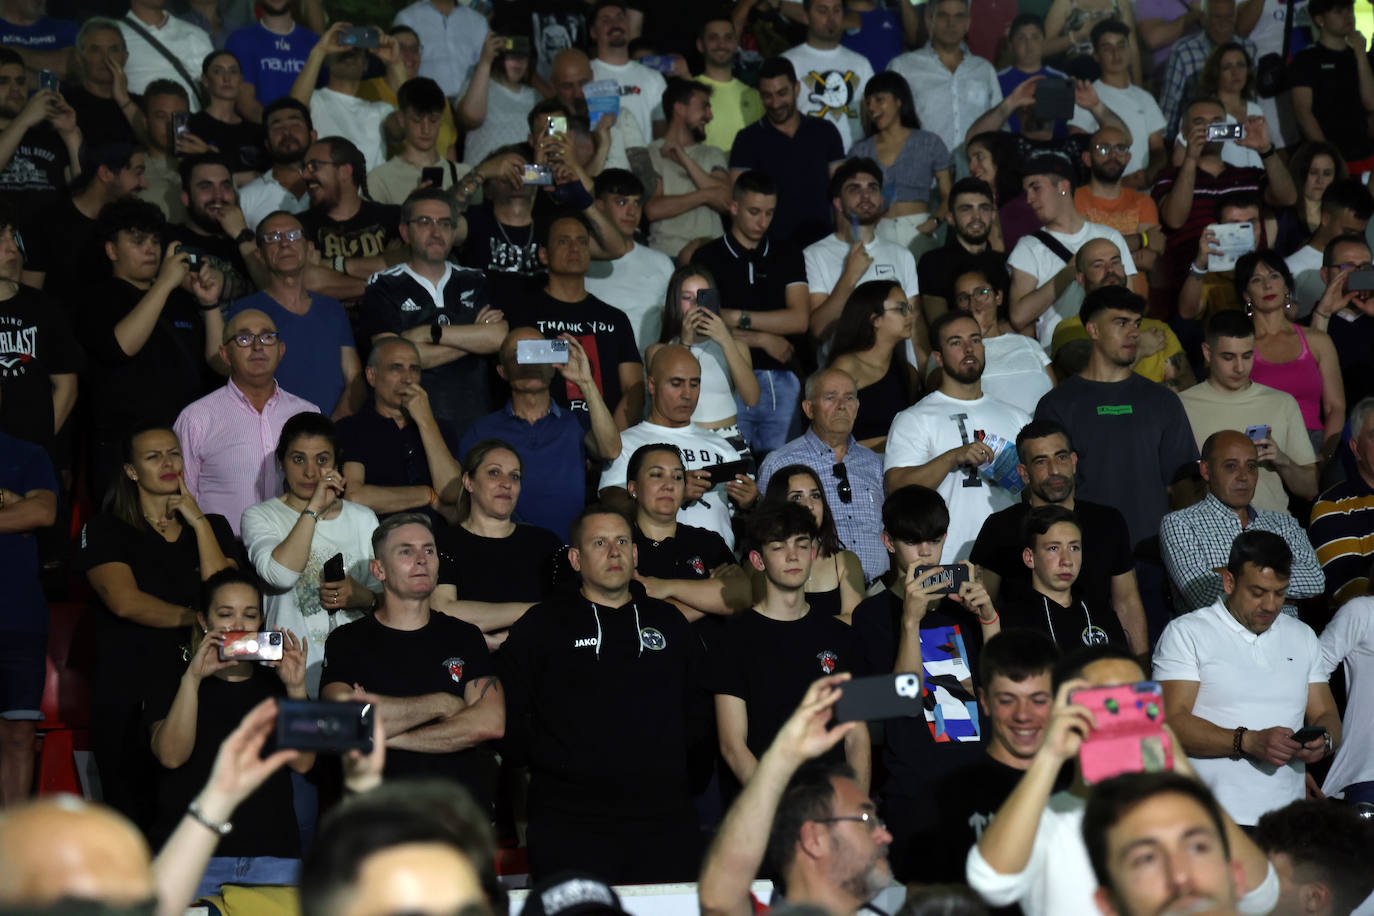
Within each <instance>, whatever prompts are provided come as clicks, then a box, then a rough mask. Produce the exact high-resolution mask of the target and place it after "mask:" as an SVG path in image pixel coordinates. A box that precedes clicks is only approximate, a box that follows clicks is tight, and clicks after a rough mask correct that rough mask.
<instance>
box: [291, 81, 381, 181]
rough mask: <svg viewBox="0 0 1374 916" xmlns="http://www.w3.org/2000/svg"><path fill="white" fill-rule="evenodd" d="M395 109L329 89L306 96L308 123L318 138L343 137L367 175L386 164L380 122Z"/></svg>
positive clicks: (319, 90) (318, 90)
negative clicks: (359, 156) (358, 154)
mask: <svg viewBox="0 0 1374 916" xmlns="http://www.w3.org/2000/svg"><path fill="white" fill-rule="evenodd" d="M395 110H396V109H395V108H393V107H392V106H391V105H390V103H388V102H369V101H367V100H366V99H360V98H357V97H356V96H351V95H344V94H343V93H342V92H335V91H334V90H333V89H316V90H315V94H314V95H312V96H310V120H311V122H312V123H313V124H314V125H315V134H316V135H317V136H320V137H343V138H345V139H347V140H348V141H349V142H351V143H352V144H353V145H354V146H356V147H357V148H358V151H359V152H361V153H362V154H363V158H364V159H366V160H367V170H368V171H369V172H370V171H372V170H373V169H375V168H376V167H377V166H379V165H381V164H382V163H383V162H386V138H385V137H384V136H383V135H382V122H383V121H385V120H386V118H387V115H389V114H391V113H392V112H393V111H395Z"/></svg>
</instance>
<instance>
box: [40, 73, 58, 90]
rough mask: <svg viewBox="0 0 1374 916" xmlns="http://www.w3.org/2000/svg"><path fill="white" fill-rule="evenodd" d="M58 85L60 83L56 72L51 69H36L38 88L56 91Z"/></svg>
mask: <svg viewBox="0 0 1374 916" xmlns="http://www.w3.org/2000/svg"><path fill="white" fill-rule="evenodd" d="M60 85H61V84H60V82H59V81H58V79H57V74H56V73H54V72H52V71H51V70H39V71H38V88H39V89H46V90H48V91H49V92H56V91H57V90H58V87H59V86H60Z"/></svg>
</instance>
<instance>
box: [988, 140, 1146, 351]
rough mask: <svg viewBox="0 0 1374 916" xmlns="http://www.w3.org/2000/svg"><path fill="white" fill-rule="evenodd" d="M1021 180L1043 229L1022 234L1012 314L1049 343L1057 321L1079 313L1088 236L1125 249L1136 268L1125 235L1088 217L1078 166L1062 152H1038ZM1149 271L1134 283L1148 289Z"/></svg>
mask: <svg viewBox="0 0 1374 916" xmlns="http://www.w3.org/2000/svg"><path fill="white" fill-rule="evenodd" d="M1022 182H1023V184H1024V185H1025V189H1026V200H1027V202H1028V203H1029V204H1030V207H1031V210H1033V211H1034V212H1035V217H1036V219H1038V220H1039V221H1040V225H1041V229H1040V230H1039V231H1037V232H1033V233H1031V234H1030V235H1026V236H1022V238H1021V240H1020V241H1018V242H1017V243H1016V247H1015V248H1013V249H1012V251H1011V254H1010V255H1008V256H1007V266H1009V267H1010V268H1011V302H1010V303H1009V306H1008V311H1007V315H1008V320H1010V322H1011V326H1012V327H1013V328H1015V329H1016V330H1018V331H1023V332H1024V331H1032V332H1033V333H1034V335H1035V337H1036V339H1037V340H1039V341H1040V345H1041V346H1042V347H1045V348H1046V349H1049V346H1050V342H1051V340H1052V339H1053V334H1054V328H1055V325H1057V324H1059V322H1060V321H1062V320H1063V319H1065V318H1071V317H1072V316H1074V315H1075V314H1077V313H1078V309H1079V306H1080V304H1081V302H1082V290H1081V289H1080V288H1078V287H1075V286H1074V280H1076V279H1077V268H1076V266H1075V264H1074V258H1073V255H1074V252H1076V251H1078V249H1080V248H1082V247H1083V245H1084V244H1085V243H1087V242H1088V240H1089V239H1098V238H1105V239H1109V240H1111V241H1112V242H1113V243H1114V244H1115V245H1116V247H1117V249H1118V250H1119V251H1120V252H1121V260H1122V263H1123V265H1126V271H1125V272H1126V276H1128V277H1134V276H1136V274H1137V271H1136V268H1135V262H1134V261H1131V260H1130V257H1131V250H1130V248H1129V247H1128V246H1127V245H1126V240H1125V239H1123V238H1122V237H1121V233H1119V232H1117V231H1116V230H1115V229H1113V228H1111V227H1110V226H1103V225H1099V224H1098V223H1091V222H1088V221H1087V220H1085V219H1084V218H1083V215H1082V214H1081V213H1079V212H1078V209H1077V207H1075V206H1074V202H1073V196H1072V191H1073V168H1072V166H1071V165H1070V163H1069V162H1068V160H1067V159H1064V158H1062V157H1059V156H1052V155H1044V156H1037V157H1036V158H1034V159H1032V160H1031V161H1030V162H1028V163H1026V166H1025V169H1024V177H1023V178H1022ZM1144 279H1145V277H1144V275H1143V274H1141V275H1140V277H1139V279H1137V280H1135V281H1134V283H1136V284H1138V285H1139V287H1140V289H1141V290H1142V291H1143V290H1144V289H1145V284H1144Z"/></svg>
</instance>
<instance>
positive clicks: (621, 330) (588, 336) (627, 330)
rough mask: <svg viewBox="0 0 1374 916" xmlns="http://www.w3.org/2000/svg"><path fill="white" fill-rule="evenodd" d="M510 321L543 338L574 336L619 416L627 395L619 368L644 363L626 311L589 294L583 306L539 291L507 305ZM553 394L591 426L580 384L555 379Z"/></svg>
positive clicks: (608, 402)
mask: <svg viewBox="0 0 1374 916" xmlns="http://www.w3.org/2000/svg"><path fill="white" fill-rule="evenodd" d="M506 320H507V321H508V322H509V323H510V326H511V327H513V328H518V327H524V326H529V327H533V328H536V329H538V331H539V333H541V334H543V335H544V336H545V337H550V338H552V337H557V336H558V335H559V334H563V333H568V334H571V335H572V336H573V337H576V338H577V342H578V343H580V344H581V345H582V349H584V350H586V351H587V359H588V361H589V362H590V363H591V367H592V378H594V379H595V380H596V384H597V387H598V388H599V389H600V390H601V397H602V399H603V400H605V402H606V406H607V407H608V408H609V409H610V410H611V412H612V413H614V412H615V409H616V407H617V406H619V404H620V401H621V399H622V398H623V397H624V396H625V392H624V391H623V390H622V389H621V387H620V365H621V364H622V363H634V364H635V365H640V363H641V359H640V356H639V348H638V347H637V346H635V334H634V328H633V327H632V326H631V324H630V319H629V318H627V317H626V316H625V313H624V312H622V311H621V310H620V309H618V308H616V307H615V306H613V305H607V304H606V303H604V302H602V301H601V300H600V299H598V298H596V297H595V296H593V295H592V294H591V293H588V294H587V295H586V296H585V297H584V298H583V299H582V301H580V302H563V301H561V300H559V299H555V298H553V297H552V296H550V295H549V294H548V293H546V292H545V291H543V290H537V291H534V292H531V293H530V294H529V295H528V296H527V297H526V298H525V299H523V300H521V301H519V302H512V303H511V304H510V305H509V306H507V308H506ZM550 393H551V394H552V395H553V399H554V401H556V402H557V403H558V404H559V406H561V407H570V408H572V409H573V410H575V411H577V417H578V419H579V420H581V421H582V423H583V424H584V425H586V424H588V423H590V422H591V421H590V420H589V419H588V418H587V402H586V401H584V400H583V399H582V392H581V390H580V389H579V388H578V387H577V386H576V385H574V384H572V383H571V382H568V381H563V382H561V383H560V382H559V381H558V380H555V383H554V385H553V388H552V390H551V392H550ZM632 419H633V418H632Z"/></svg>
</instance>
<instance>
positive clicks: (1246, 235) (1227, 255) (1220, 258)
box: [1207, 223, 1255, 273]
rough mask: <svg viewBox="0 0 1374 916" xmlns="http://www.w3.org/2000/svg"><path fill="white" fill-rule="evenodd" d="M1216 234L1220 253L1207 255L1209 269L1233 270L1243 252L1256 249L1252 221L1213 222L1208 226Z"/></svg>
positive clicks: (1212, 270)
mask: <svg viewBox="0 0 1374 916" xmlns="http://www.w3.org/2000/svg"><path fill="white" fill-rule="evenodd" d="M1207 228H1208V229H1210V230H1212V232H1213V233H1215V234H1216V238H1217V247H1218V248H1220V249H1221V253H1220V254H1209V255H1207V271H1208V272H1209V273H1216V272H1217V271H1222V270H1232V269H1233V268H1235V266H1236V261H1237V260H1239V259H1240V256H1241V255H1243V254H1249V253H1250V252H1252V251H1254V250H1255V230H1254V227H1253V226H1252V225H1251V224H1250V223H1212V224H1211V225H1210V226H1208V227H1207Z"/></svg>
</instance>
